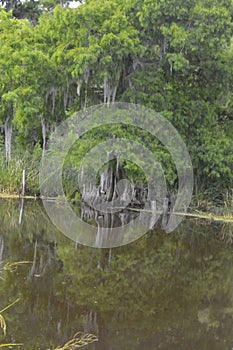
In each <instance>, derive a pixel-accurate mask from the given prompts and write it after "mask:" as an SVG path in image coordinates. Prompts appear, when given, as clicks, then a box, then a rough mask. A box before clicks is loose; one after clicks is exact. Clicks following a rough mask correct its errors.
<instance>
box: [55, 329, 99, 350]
mask: <svg viewBox="0 0 233 350" xmlns="http://www.w3.org/2000/svg"><path fill="white" fill-rule="evenodd" d="M96 341H98V338H97V337H96V336H95V335H94V334H89V333H87V334H85V333H82V332H78V333H76V334H75V335H74V336H73V338H72V339H71V340H69V341H68V342H67V343H65V344H64V345H63V346H61V347H58V348H56V349H55V350H76V349H80V348H82V347H83V346H86V345H90V344H92V343H94V342H96Z"/></svg>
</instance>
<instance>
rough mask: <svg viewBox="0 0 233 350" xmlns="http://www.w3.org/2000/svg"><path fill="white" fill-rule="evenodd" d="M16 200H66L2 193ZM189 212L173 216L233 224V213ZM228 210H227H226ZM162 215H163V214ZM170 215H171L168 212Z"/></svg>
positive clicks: (0, 197)
mask: <svg viewBox="0 0 233 350" xmlns="http://www.w3.org/2000/svg"><path fill="white" fill-rule="evenodd" d="M7 199H9V200H11V199H12V200H15V199H18V200H21V199H26V200H27V199H34V200H48V201H57V202H60V201H63V200H64V199H65V198H61V197H60V198H59V197H40V196H30V195H26V196H19V195H18V194H15V193H12V194H9V193H5V194H4V193H0V200H7ZM76 203H81V201H77V202H76ZM220 208H223V207H220ZM118 209H119V210H120V209H125V207H119V208H118ZM127 210H130V211H135V212H139V211H141V210H143V209H139V208H132V207H127ZM189 210H190V211H189V212H187V213H179V212H177V213H173V215H177V216H180V215H184V216H185V217H187V218H188V217H189V218H193V219H204V220H210V221H212V222H223V223H232V224H233V211H232V213H230V214H224V213H223V214H213V213H210V212H208V211H206V212H205V211H199V210H197V209H192V208H191V207H190V208H189ZM226 210H227V208H226ZM146 211H148V212H151V210H146ZM161 214H162V213H161ZM168 214H170V213H169V212H168Z"/></svg>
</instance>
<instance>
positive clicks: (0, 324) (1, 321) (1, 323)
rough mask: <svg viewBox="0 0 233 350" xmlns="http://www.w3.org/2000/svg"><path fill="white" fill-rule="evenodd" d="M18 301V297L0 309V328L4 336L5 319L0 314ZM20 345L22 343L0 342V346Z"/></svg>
mask: <svg viewBox="0 0 233 350" xmlns="http://www.w3.org/2000/svg"><path fill="white" fill-rule="evenodd" d="M18 301H19V298H18V299H16V300H15V301H13V303H11V304H10V305H8V306H6V307H5V308H4V309H2V310H0V328H1V329H2V331H3V334H4V336H6V321H5V318H4V316H3V315H2V314H3V312H5V311H6V310H8V309H9V308H11V307H12V306H13V305H15V304H16V303H18ZM21 345H23V344H21V343H8V344H0V348H4V347H10V346H21Z"/></svg>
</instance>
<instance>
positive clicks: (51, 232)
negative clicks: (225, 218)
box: [0, 201, 233, 350]
mask: <svg viewBox="0 0 233 350" xmlns="http://www.w3.org/2000/svg"><path fill="white" fill-rule="evenodd" d="M0 220H1V225H0V258H1V259H2V260H1V266H2V268H3V266H5V265H6V264H7V263H9V262H20V261H33V263H30V264H22V266H19V267H18V268H17V269H16V270H14V271H5V270H4V271H2V272H1V277H2V279H1V280H0V309H3V308H4V307H5V306H6V305H8V304H10V303H11V302H13V301H14V300H16V299H17V298H20V300H19V302H18V303H17V304H15V305H14V306H12V308H10V309H9V310H7V311H5V312H4V314H3V315H4V317H5V319H6V322H7V336H6V337H5V338H4V336H3V333H2V332H1V331H0V344H1V343H7V342H17V343H23V344H24V345H23V346H22V347H21V349H25V350H29V349H30V350H34V349H43V350H47V349H51V350H53V349H55V348H56V347H58V346H59V345H62V344H64V343H65V342H66V341H67V340H69V339H70V338H72V336H73V335H74V334H75V333H76V332H78V331H81V332H91V333H94V334H95V335H97V336H98V338H99V341H98V342H96V343H95V344H92V345H90V346H87V347H86V348H87V349H96V350H97V349H98V350H122V349H123V350H142V349H143V350H144V349H145V350H154V349H164V350H170V349H172V350H176V349H177V350H178V349H179V350H187V349H189V350H196V349H198V350H202V349H203V350H204V349H205V350H215V349H216V350H219V349H221V350H231V349H232V348H233V244H232V243H231V238H232V236H233V234H232V232H233V227H230V226H227V225H220V224H215V223H212V224H208V223H206V222H203V221H197V220H186V221H184V222H183V223H182V224H181V225H180V227H179V229H178V230H177V231H176V232H174V233H172V234H166V233H164V232H163V231H161V229H160V228H159V227H158V228H157V229H155V230H154V231H153V232H149V233H148V234H147V235H145V236H143V237H142V238H141V239H139V240H138V241H137V242H134V243H132V244H130V245H127V246H123V247H119V248H114V249H111V250H109V249H95V248H90V247H85V246H81V245H77V244H75V243H74V242H73V241H70V240H69V239H68V238H67V237H65V236H64V235H63V234H61V233H60V232H58V231H57V230H56V229H55V228H54V226H53V225H52V224H51V223H50V221H49V220H48V218H47V216H46V214H45V211H44V209H43V207H42V205H41V204H40V203H38V202H26V203H25V206H24V213H23V218H22V223H21V225H19V224H18V221H19V203H18V202H17V201H0ZM1 247H2V248H3V249H1ZM1 252H2V257H1ZM14 348H16V349H17V348H18V347H14Z"/></svg>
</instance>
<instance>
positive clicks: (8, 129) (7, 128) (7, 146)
mask: <svg viewBox="0 0 233 350" xmlns="http://www.w3.org/2000/svg"><path fill="white" fill-rule="evenodd" d="M4 129H5V149H6V165H7V166H8V165H9V163H10V160H11V137H12V122H11V120H10V117H8V118H7V119H6V122H5V125H4Z"/></svg>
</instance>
